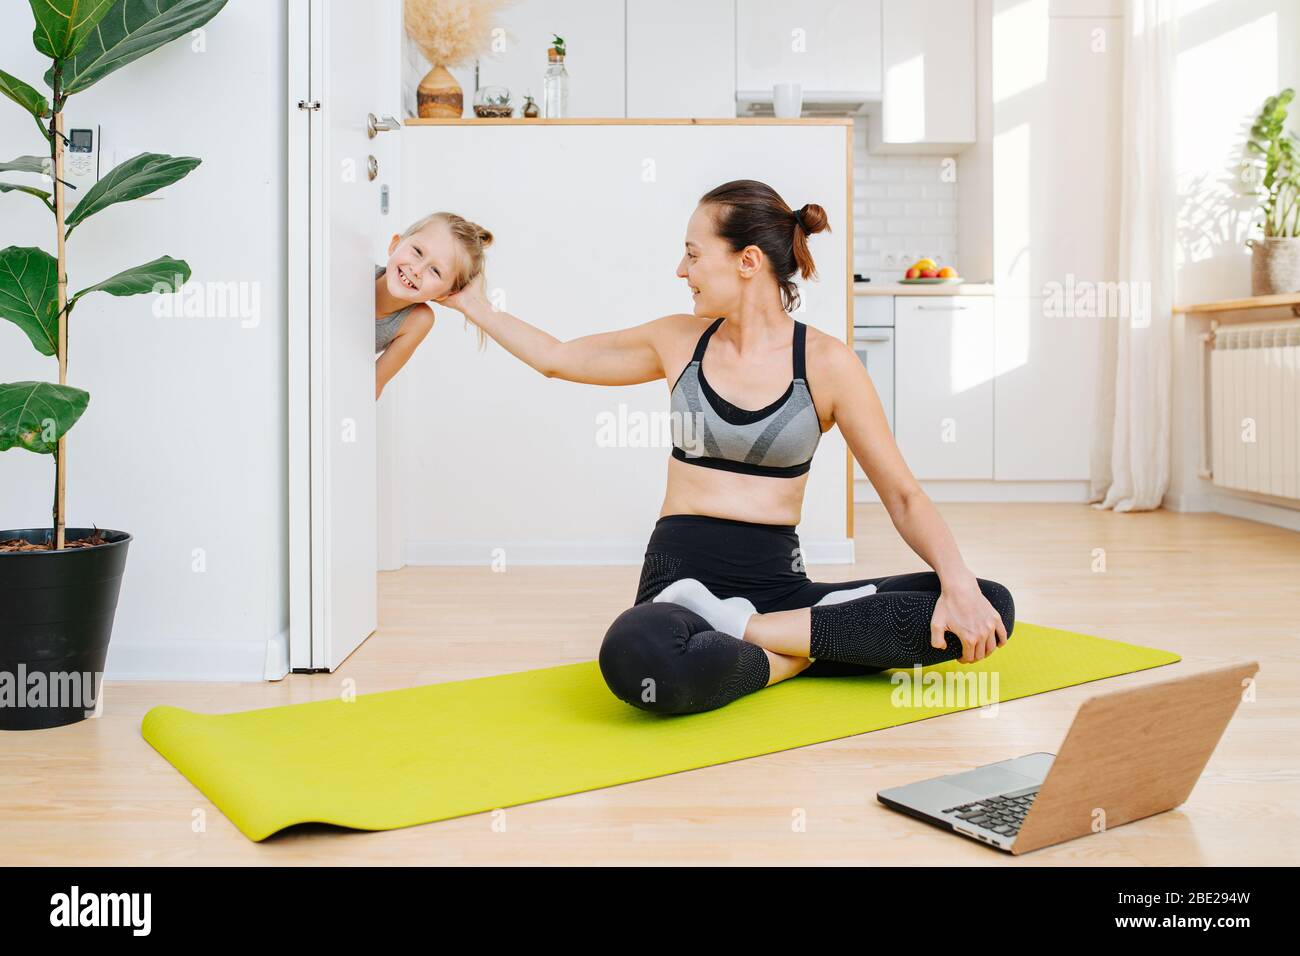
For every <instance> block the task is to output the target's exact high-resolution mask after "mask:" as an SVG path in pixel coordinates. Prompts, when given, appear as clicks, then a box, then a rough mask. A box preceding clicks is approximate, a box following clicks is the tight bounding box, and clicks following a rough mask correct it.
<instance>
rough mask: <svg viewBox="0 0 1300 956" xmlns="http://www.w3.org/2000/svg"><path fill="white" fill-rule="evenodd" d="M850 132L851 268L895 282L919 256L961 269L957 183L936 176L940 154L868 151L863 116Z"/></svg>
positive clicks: (872, 277) (857, 120) (879, 280)
mask: <svg viewBox="0 0 1300 956" xmlns="http://www.w3.org/2000/svg"><path fill="white" fill-rule="evenodd" d="M853 135H854V140H853V212H854V225H853V231H854V237H855V238H854V243H853V270H854V271H855V272H860V273H862V274H863V275H865V276H867V277H869V278H870V279H871V280H872V281H873V282H895V281H897V280H898V279H899V278H900V277H901V273H902V269H903V267H904V266H905V265H908V264H910V263H911V262H912V261H914V260H916V259H919V258H921V257H922V256H930V257H932V258H935V259H938V260H940V261H941V262H942V264H944V265H951V266H958V268H960V266H959V264H958V263H957V261H956V254H957V202H956V200H957V185H956V184H955V183H950V182H944V181H943V180H942V179H941V178H940V175H941V173H942V171H943V167H942V165H941V162H940V160H941V159H942V157H938V156H909V155H906V154H899V153H891V154H887V155H880V156H873V155H870V154H868V153H867V137H866V127H865V125H864V121H863V120H861V119H855V120H854V131H853ZM886 256H889V258H890V265H889V266H888V267H886V266H885V257H886Z"/></svg>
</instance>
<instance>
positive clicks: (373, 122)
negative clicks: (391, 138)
mask: <svg viewBox="0 0 1300 956" xmlns="http://www.w3.org/2000/svg"><path fill="white" fill-rule="evenodd" d="M401 128H402V124H401V123H400V122H398V121H397V120H395V119H394V118H393V117H391V116H385V117H384V118H383V119H380V118H379V117H378V116H376V115H375V114H374V113H367V114H366V135H367V136H369V137H370V138H371V139H374V138H375V134H376V133H390V132H392V131H393V130H398V129H401Z"/></svg>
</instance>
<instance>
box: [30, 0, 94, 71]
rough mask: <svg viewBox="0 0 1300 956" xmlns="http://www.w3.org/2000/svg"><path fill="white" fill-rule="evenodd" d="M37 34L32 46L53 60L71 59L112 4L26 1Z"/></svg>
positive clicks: (75, 0) (78, 0)
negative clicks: (34, 21)
mask: <svg viewBox="0 0 1300 956" xmlns="http://www.w3.org/2000/svg"><path fill="white" fill-rule="evenodd" d="M29 2H30V3H31V5H32V16H34V17H35V18H36V31H35V32H34V33H33V34H32V43H34V44H35V45H36V49H37V50H38V51H39V52H41V53H43V54H45V55H46V56H48V57H49V58H50V59H52V60H58V59H63V58H65V57H69V56H72V54H74V53H76V52H77V50H79V49H80V48H81V45H82V44H83V43H85V42H86V39H87V38H88V37H89V36H90V33H91V31H92V30H94V29H95V25H96V24H97V23H99V21H100V20H101V19H103V17H104V15H105V14H106V13H108V11H109V8H110V7H112V6H113V3H114V2H115V0H29Z"/></svg>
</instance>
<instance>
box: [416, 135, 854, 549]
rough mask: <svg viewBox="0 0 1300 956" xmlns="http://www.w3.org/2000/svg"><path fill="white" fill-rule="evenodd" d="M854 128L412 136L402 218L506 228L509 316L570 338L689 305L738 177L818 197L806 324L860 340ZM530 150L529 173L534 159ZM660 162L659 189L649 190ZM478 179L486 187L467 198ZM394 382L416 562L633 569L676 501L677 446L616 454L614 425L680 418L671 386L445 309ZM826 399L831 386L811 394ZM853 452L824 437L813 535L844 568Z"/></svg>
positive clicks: (494, 258) (813, 545)
mask: <svg viewBox="0 0 1300 956" xmlns="http://www.w3.org/2000/svg"><path fill="white" fill-rule="evenodd" d="M845 134H846V128H845V127H843V126H830V125H805V126H799V127H791V126H756V125H727V126H716V125H715V126H693V125H679V126H661V125H653V126H652V125H642V124H632V125H591V126H587V125H577V126H572V125H565V126H479V127H475V126H465V127H447V126H415V127H408V128H407V129H404V130H403V131H402V137H403V158H402V167H403V169H405V170H408V171H409V170H413V169H424V168H431V167H432V166H434V165H435V164H436V165H437V168H438V169H439V171H440V175H439V176H436V177H435V176H425V177H420V178H419V179H415V178H414V177H410V176H408V177H407V180H406V182H405V183H404V196H403V203H402V210H403V219H405V220H413V219H415V218H416V217H418V216H420V215H423V214H425V213H427V212H429V211H432V210H436V209H444V208H449V209H453V210H455V211H456V212H459V213H461V214H462V215H464V216H466V217H468V218H470V219H473V220H475V221H477V222H479V223H481V224H483V225H484V226H486V227H487V228H489V229H491V230H492V231H493V233H494V235H495V236H496V241H495V243H494V245H493V247H492V249H491V250H489V253H488V271H487V284H488V287H489V289H490V290H499V292H500V294H502V295H504V301H503V302H502V303H501V305H502V307H503V308H505V309H506V310H507V311H509V312H512V313H514V314H516V315H518V316H520V317H521V318H523V319H524V320H525V321H529V322H532V323H533V324H535V325H537V326H539V327H541V328H544V329H546V330H547V331H549V332H551V333H552V334H553V335H555V336H557V337H559V338H561V339H571V338H574V337H577V336H580V335H585V334H589V333H592V332H598V331H610V330H614V329H619V328H624V327H627V326H631V325H636V324H639V323H642V322H646V321H649V320H651V319H654V318H658V317H659V316H662V315H667V314H671V313H674V312H682V311H689V310H690V298H689V296H688V294H687V292H686V287H685V283H684V281H683V280H681V279H678V278H677V277H676V276H675V274H674V272H675V269H676V266H677V263H678V260H679V259H680V257H681V250H682V242H683V236H684V234H685V229H686V222H687V219H688V218H689V217H690V214H691V213H692V211H694V208H695V204H696V202H697V201H698V199H699V197H700V196H701V195H703V194H704V193H705V192H706V191H707V190H709V189H710V188H712V187H714V186H716V185H718V184H720V183H722V182H725V181H727V180H729V179H735V178H741V177H754V178H758V179H762V180H765V181H767V182H769V183H770V184H771V185H772V186H773V187H774V188H775V189H777V190H778V191H779V192H780V193H781V194H782V195H783V196H784V197H785V198H786V199H787V201H789V202H790V203H791V204H792V205H795V206H799V205H802V204H803V203H806V202H817V203H820V204H821V205H822V206H824V207H825V208H826V210H827V214H828V215H829V217H830V221H831V223H832V227H833V228H834V229H835V231H834V232H831V233H823V234H822V235H820V236H817V237H815V238H814V239H813V240H812V250H813V255H814V256H815V257H816V261H817V266H818V271H819V273H820V281H818V282H814V283H807V284H806V306H807V308H806V311H805V312H803V313H801V314H800V315H799V317H800V318H801V319H802V320H803V321H805V322H807V323H809V324H810V325H814V326H816V327H817V328H820V329H822V330H823V331H826V332H828V333H831V334H834V335H837V336H839V337H841V338H842V337H843V336H844V334H845V323H846V292H847V281H848V269H847V267H848V263H847V249H846V243H847V236H848V230H847V229H845V228H842V227H841V224H846V223H847V220H848V216H849V213H848V209H847V207H846V202H847V197H846V195H845V176H846V169H845V158H846V157H845V149H844V141H845ZM521 156H527V157H528V161H527V162H520V161H519V157H521ZM650 163H652V164H653V175H654V178H653V179H652V180H647V179H645V178H644V176H645V173H646V170H647V169H649V168H651V167H650V166H649V165H648V164H650ZM466 183H474V184H484V185H486V186H487V187H488V188H473V189H470V188H466V185H465V184H466ZM439 316H440V317H439V319H438V322H437V324H436V325H435V327H434V330H433V332H432V333H431V334H430V336H429V339H428V341H426V342H425V344H424V345H423V346H422V347H421V348H420V349H419V351H418V352H417V353H416V354H415V356H414V357H413V358H412V360H411V362H410V363H409V364H408V365H407V367H406V368H405V369H403V371H402V373H401V375H399V376H398V378H397V379H395V380H394V385H395V386H397V387H398V398H399V403H400V409H399V414H398V423H397V447H398V453H399V455H400V458H401V462H400V464H399V466H398V467H399V468H400V474H401V475H402V479H401V486H402V494H401V509H402V518H401V521H400V525H401V527H403V528H404V529H405V533H406V536H407V537H406V546H405V551H406V560H407V562H408V563H466V564H487V563H488V562H489V561H490V560H491V559H492V557H493V549H496V548H504V549H505V555H506V560H507V561H508V562H513V563H521V562H528V561H532V562H541V563H572V564H598V563H608V562H617V563H634V562H636V561H638V560H639V559H640V557H641V555H642V554H643V553H644V550H645V541H646V539H647V537H648V536H649V533H650V529H651V527H652V525H653V524H654V522H655V519H656V517H657V516H658V513H659V509H660V506H661V504H662V501H663V493H664V481H665V475H666V472H667V467H668V457H669V449H668V448H667V447H626V446H624V447H612V448H606V447H600V446H599V445H598V444H597V423H598V419H597V416H598V415H600V414H601V413H603V412H608V413H610V414H613V415H616V416H617V415H618V414H619V410H620V406H624V407H625V409H626V411H627V413H629V414H642V413H651V412H666V411H667V409H668V388H667V385H666V383H664V382H656V383H650V384H645V385H638V386H633V387H627V388H600V387H596V386H591V385H578V384H574V383H570V382H565V381H561V380H558V379H557V380H548V379H546V378H544V377H542V376H541V375H539V374H538V373H536V372H535V371H533V370H532V369H531V368H529V367H527V366H525V365H524V364H522V363H521V362H519V361H518V360H516V359H515V358H513V357H512V356H510V355H509V354H508V353H506V352H505V351H504V350H503V349H502V348H500V346H497V345H496V344H495V343H490V344H489V346H488V348H487V350H486V351H485V352H483V353H481V354H480V353H477V352H476V350H475V339H474V335H473V333H472V332H466V331H464V329H463V327H462V322H461V321H460V317H459V316H458V315H456V314H455V313H452V312H448V311H446V310H440V311H439ZM812 389H813V394H814V396H815V395H816V394H817V383H816V382H813V383H812ZM845 455H846V452H845V447H844V443H843V439H842V438H841V437H840V435H839V433H838V431H832V432H831V433H829V434H827V435H825V436H824V437H823V438H822V444H821V447H820V449H819V450H818V454H817V459H816V461H815V462H814V464H813V471H812V475H811V477H810V479H809V483H808V488H807V497H806V501H805V506H804V521H803V523H802V525H801V529H800V532H801V535H802V537H803V541H804V544H805V547H806V549H807V551H808V553H809V554H810V555H812V556H813V559H814V560H818V559H819V560H843V559H845V558H847V557H848V556H849V553H850V546H851V542H849V541H848V540H847V539H846V538H845V501H846V487H845V481H846V478H845V466H846V461H847V459H846V457H845Z"/></svg>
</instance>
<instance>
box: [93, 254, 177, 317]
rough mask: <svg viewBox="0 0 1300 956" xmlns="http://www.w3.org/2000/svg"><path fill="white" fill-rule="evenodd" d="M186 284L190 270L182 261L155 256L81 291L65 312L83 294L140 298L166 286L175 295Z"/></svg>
mask: <svg viewBox="0 0 1300 956" xmlns="http://www.w3.org/2000/svg"><path fill="white" fill-rule="evenodd" d="M188 281H190V266H189V263H188V262H186V261H185V260H183V259H173V258H172V257H171V256H159V257H158V258H157V259H155V260H153V262H146V263H144V265H139V266H132V267H131V268H130V269H127V270H125V271H123V272H119V273H118V274H117V275H115V276H112V277H110V278H108V279H105V280H104V281H103V282H96V283H95V284H94V285H92V286H89V287H88V288H85V289H82V290H81V291H80V292H78V293H77V294H76V295H74V296H73V297H72V301H71V302H69V304H68V308H72V305H73V304H74V303H75V302H76V301H77V300H78V299H80V298H81V297H82V296H83V295H85V294H86V293H87V292H107V293H108V294H109V295H141V294H143V293H146V292H160V291H162V290H161V289H160V288H159V286H166V287H167V291H168V292H178V291H180V288H181V286H183V285H184V284H185V283H186V282H188Z"/></svg>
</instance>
